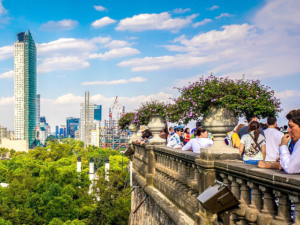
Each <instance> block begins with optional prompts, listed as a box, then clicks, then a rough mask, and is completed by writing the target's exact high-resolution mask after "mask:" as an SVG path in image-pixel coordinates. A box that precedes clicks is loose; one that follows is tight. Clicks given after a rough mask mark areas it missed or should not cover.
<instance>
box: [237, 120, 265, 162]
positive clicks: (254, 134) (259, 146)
mask: <svg viewBox="0 0 300 225" xmlns="http://www.w3.org/2000/svg"><path fill="white" fill-rule="evenodd" d="M248 130H249V133H248V134H245V135H243V136H242V138H241V143H240V155H241V156H243V161H244V163H248V164H253V165H257V164H258V162H259V161H261V160H263V161H264V160H265V158H266V140H265V137H264V136H263V135H262V134H260V132H259V123H258V122H257V121H252V122H251V123H250V124H249V126H248Z"/></svg>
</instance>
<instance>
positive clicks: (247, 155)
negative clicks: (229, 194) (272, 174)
mask: <svg viewBox="0 0 300 225" xmlns="http://www.w3.org/2000/svg"><path fill="white" fill-rule="evenodd" d="M286 118H287V119H288V126H284V127H282V128H279V127H278V126H277V120H276V118H274V117H269V118H268V119H267V123H266V126H263V127H262V125H261V124H260V123H258V121H257V120H258V119H257V118H256V117H252V118H249V120H248V126H245V125H244V124H240V125H239V126H237V128H236V130H235V131H232V132H230V133H228V134H227V136H226V138H227V139H226V143H227V144H228V145H231V146H232V147H234V148H238V149H239V154H240V156H241V158H242V160H243V161H244V162H245V163H247V164H253V165H257V166H258V167H259V168H269V169H279V170H282V169H283V170H284V171H285V172H286V173H300V160H299V159H300V149H299V148H300V141H298V139H299V138H300V109H298V110H292V111H290V112H289V113H288V114H287V115H286Z"/></svg>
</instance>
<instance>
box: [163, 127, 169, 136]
mask: <svg viewBox="0 0 300 225" xmlns="http://www.w3.org/2000/svg"><path fill="white" fill-rule="evenodd" d="M163 132H165V133H166V136H167V137H168V135H169V130H168V125H166V126H165V128H164V129H163Z"/></svg>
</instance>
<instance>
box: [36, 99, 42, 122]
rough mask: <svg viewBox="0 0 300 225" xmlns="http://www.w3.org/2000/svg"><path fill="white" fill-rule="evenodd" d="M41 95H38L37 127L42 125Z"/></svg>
mask: <svg viewBox="0 0 300 225" xmlns="http://www.w3.org/2000/svg"><path fill="white" fill-rule="evenodd" d="M40 114H41V95H40V94H37V95H36V127H40V116H41V115H40Z"/></svg>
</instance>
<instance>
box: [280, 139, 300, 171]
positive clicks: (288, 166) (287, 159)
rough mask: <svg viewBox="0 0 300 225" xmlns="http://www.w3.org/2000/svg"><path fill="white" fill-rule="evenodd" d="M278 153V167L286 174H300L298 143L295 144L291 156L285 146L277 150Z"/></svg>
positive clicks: (299, 144) (299, 149) (299, 147)
mask: <svg viewBox="0 0 300 225" xmlns="http://www.w3.org/2000/svg"><path fill="white" fill-rule="evenodd" d="M279 151H280V165H281V166H282V168H283V170H284V171H285V172H286V173H300V160H299V159H300V141H299V140H298V141H297V142H296V144H295V147H294V150H293V152H292V155H290V152H289V149H288V147H287V146H286V145H282V146H280V148H279Z"/></svg>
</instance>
